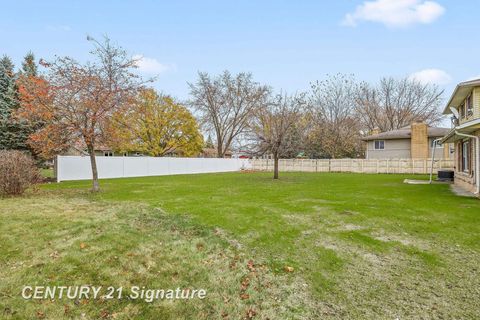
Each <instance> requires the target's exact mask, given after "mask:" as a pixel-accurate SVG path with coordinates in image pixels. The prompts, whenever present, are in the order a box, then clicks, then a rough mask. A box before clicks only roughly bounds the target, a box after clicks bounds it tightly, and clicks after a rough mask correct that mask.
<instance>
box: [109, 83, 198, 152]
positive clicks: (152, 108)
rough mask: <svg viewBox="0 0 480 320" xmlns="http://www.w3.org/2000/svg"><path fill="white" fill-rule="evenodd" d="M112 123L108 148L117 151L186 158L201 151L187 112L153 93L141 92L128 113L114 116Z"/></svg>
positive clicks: (150, 90) (182, 107) (179, 105)
mask: <svg viewBox="0 0 480 320" xmlns="http://www.w3.org/2000/svg"><path fill="white" fill-rule="evenodd" d="M113 120H114V121H112V122H111V127H110V135H109V136H110V137H111V140H110V143H109V145H111V146H114V147H115V149H117V150H119V151H122V152H140V153H142V154H145V155H150V156H154V157H161V156H165V155H169V154H175V155H181V156H186V157H188V156H193V155H195V154H197V153H198V152H200V151H201V150H202V146H203V138H202V135H201V133H200V131H199V128H198V125H197V121H196V120H195V118H194V117H193V115H192V114H191V113H190V111H188V109H187V108H186V107H184V106H182V105H181V104H179V103H177V102H176V101H175V100H174V99H173V98H171V97H169V96H162V95H158V94H157V93H156V92H155V90H153V89H145V90H142V91H141V92H140V93H139V94H138V96H137V98H136V100H135V101H134V102H133V103H132V104H131V105H130V106H129V108H128V111H126V112H123V110H122V112H118V113H116V114H115V116H114V117H113Z"/></svg>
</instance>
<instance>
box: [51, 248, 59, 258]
mask: <svg viewBox="0 0 480 320" xmlns="http://www.w3.org/2000/svg"><path fill="white" fill-rule="evenodd" d="M59 257H60V253H58V251H56V250H55V251H53V252H52V253H50V258H52V259H57V258H59Z"/></svg>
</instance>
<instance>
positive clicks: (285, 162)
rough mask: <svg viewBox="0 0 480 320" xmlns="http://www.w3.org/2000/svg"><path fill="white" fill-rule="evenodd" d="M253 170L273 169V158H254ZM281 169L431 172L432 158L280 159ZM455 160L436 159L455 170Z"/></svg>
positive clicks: (437, 163) (438, 165)
mask: <svg viewBox="0 0 480 320" xmlns="http://www.w3.org/2000/svg"><path fill="white" fill-rule="evenodd" d="M251 165H252V169H253V170H258V171H273V159H252V160H251ZM278 165H279V170H280V171H297V172H356V173H412V174H427V173H430V166H431V159H368V160H367V159H280V160H279V163H278ZM453 166H454V161H453V160H450V159H448V160H435V162H434V166H433V168H434V173H437V171H438V170H439V169H450V170H453Z"/></svg>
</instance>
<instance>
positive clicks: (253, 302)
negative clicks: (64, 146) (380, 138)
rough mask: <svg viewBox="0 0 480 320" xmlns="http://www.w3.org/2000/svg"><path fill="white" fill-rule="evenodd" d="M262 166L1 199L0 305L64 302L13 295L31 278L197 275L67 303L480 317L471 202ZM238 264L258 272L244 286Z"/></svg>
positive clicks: (78, 308)
mask: <svg viewBox="0 0 480 320" xmlns="http://www.w3.org/2000/svg"><path fill="white" fill-rule="evenodd" d="M270 176H271V175H270V174H267V173H229V174H208V175H184V176H168V177H167V176H165V177H147V178H135V179H115V180H104V181H102V183H101V187H102V192H101V193H100V194H97V195H92V194H90V193H88V192H86V191H85V190H86V189H87V188H88V187H89V186H90V184H89V182H87V181H82V182H66V183H61V184H50V185H45V186H44V187H43V188H42V190H41V192H40V194H35V195H30V196H28V197H26V198H24V199H5V200H1V201H0V212H2V213H1V214H2V220H1V221H2V222H1V223H0V232H1V235H0V239H1V241H2V243H5V245H4V246H2V247H1V249H0V250H1V251H0V254H1V256H2V258H1V259H2V260H0V262H1V264H2V265H3V266H2V268H1V269H0V270H1V271H0V275H1V277H2V279H6V281H5V282H3V281H2V283H1V284H0V295H1V294H3V296H4V297H5V298H4V299H2V307H4V308H7V309H8V310H9V311H10V317H12V318H14V317H15V314H12V312H13V311H16V312H17V315H19V316H20V315H21V316H20V318H22V317H30V316H31V315H32V314H35V312H38V311H40V312H44V313H45V314H46V315H59V314H63V313H64V312H65V310H64V306H63V304H65V301H63V302H59V301H56V302H51V303H49V302H44V303H43V304H38V303H37V304H36V303H34V302H31V301H28V302H25V301H23V300H22V299H21V298H19V297H18V291H19V290H21V289H19V288H20V287H21V286H22V285H23V284H25V283H31V282H36V283H68V284H70V283H93V284H97V283H101V284H104V285H107V284H110V283H112V285H117V286H118V285H120V284H123V285H124V286H125V287H128V286H131V285H135V284H139V285H148V286H149V287H171V286H176V285H177V284H178V283H182V284H183V285H185V286H191V287H197V288H198V287H205V288H206V289H207V291H208V293H209V294H208V295H207V299H205V300H195V301H193V300H192V301H189V302H188V303H184V302H180V303H178V302H174V303H166V302H164V301H157V302H154V303H150V304H147V303H141V302H136V303H132V302H131V301H114V302H112V301H107V302H102V303H100V302H89V303H87V304H85V305H83V304H81V303H80V304H79V305H76V304H75V303H70V302H68V301H67V304H68V303H70V304H69V309H68V310H69V312H70V313H71V317H73V316H78V315H81V314H82V313H85V314H86V315H87V316H89V317H91V318H98V317H99V315H102V312H103V311H105V313H103V315H105V314H106V315H108V316H112V315H113V314H115V316H116V317H117V318H122V317H124V318H126V319H127V318H132V317H135V316H137V317H138V316H139V315H141V318H142V319H157V318H159V317H160V318H162V319H169V318H171V319H189V318H204V319H215V318H219V319H222V318H229V319H239V318H248V317H249V316H252V317H253V318H259V319H267V318H269V319H295V318H298V319H312V318H332V319H336V318H365V319H371V318H397V317H398V318H471V319H475V318H478V317H479V316H480V302H479V301H480V292H479V291H478V287H479V285H480V277H478V265H479V263H480V254H479V253H480V201H478V200H477V199H471V198H461V197H458V196H455V195H453V194H452V193H451V192H450V190H449V188H448V186H447V185H406V184H403V183H402V181H403V179H404V178H408V176H404V175H360V174H340V173H330V174H308V173H285V174H282V176H281V179H280V180H279V181H273V180H272V179H271V177H270ZM416 178H418V176H417V177H416ZM19 204H21V205H19ZM172 226H174V227H173V228H172ZM32 231H35V233H33V232H32ZM19 239H22V241H21V242H20V241H19ZM81 243H85V244H87V246H86V248H84V249H80V247H79V246H80V244H81ZM197 244H200V245H197ZM199 248H201V249H199ZM55 251H57V252H58V257H56V255H55V254H54V255H53V258H52V257H50V255H51V254H52V252H55ZM115 257H116V258H115ZM210 260H212V261H211V262H209V263H211V264H209V263H207V264H206V263H205V261H210ZM250 260H251V262H250V264H249V263H248V261H250ZM252 262H253V263H254V265H255V266H256V267H255V273H254V274H253V275H252V274H251V273H252V272H251V269H250V267H249V266H251V263H252ZM37 266H38V267H37ZM148 266H150V267H148ZM232 266H233V267H232ZM287 266H288V267H293V270H294V271H293V272H286V271H285V267H287ZM173 274H176V276H175V277H174V276H173ZM51 276H54V278H53V279H52V278H50V277H51ZM247 276H248V277H252V279H254V280H255V281H256V282H255V284H252V285H250V286H249V287H248V288H247V290H248V298H246V299H245V296H243V298H242V296H241V295H242V294H243V293H245V292H244V291H242V288H241V287H242V286H241V283H243V280H245V277H247ZM252 281H253V280H252ZM226 301H227V302H226ZM104 309H106V310H104ZM252 310H254V311H255V312H254V313H255V315H254V316H253V313H252ZM160 315H161V316H160Z"/></svg>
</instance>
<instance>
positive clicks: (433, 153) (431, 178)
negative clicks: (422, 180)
mask: <svg viewBox="0 0 480 320" xmlns="http://www.w3.org/2000/svg"><path fill="white" fill-rule="evenodd" d="M440 140H442V139H435V140H433V147H432V164H431V166H430V181H429V182H428V183H430V184H432V180H433V164H434V162H435V151H436V150H437V144H438V141H440Z"/></svg>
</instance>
